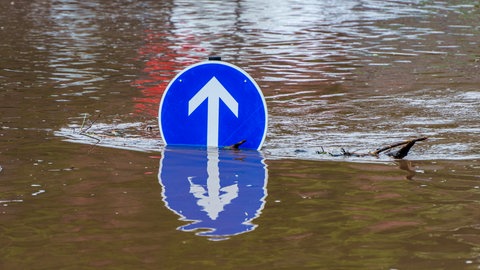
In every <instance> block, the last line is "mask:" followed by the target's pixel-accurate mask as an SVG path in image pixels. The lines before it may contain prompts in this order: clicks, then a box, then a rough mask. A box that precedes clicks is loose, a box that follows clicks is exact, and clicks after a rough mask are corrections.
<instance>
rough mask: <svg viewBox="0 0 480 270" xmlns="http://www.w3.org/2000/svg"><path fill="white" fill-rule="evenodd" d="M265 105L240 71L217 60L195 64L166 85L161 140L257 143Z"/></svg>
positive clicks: (205, 143)
mask: <svg viewBox="0 0 480 270" xmlns="http://www.w3.org/2000/svg"><path fill="white" fill-rule="evenodd" d="M267 119H268V117H267V106H266V103H265V98H264V96H263V94H262V92H261V90H260V88H259V87H258V85H257V83H256V82H255V81H254V80H253V79H252V78H251V77H250V75H248V74H247V73H246V72H245V71H243V70H242V69H240V68H239V67H237V66H234V65H232V64H229V63H226V62H222V61H207V62H202V63H198V64H194V65H192V66H190V67H188V68H186V69H185V70H183V71H182V72H180V73H179V74H178V75H177V76H176V77H175V78H174V79H173V80H172V81H171V82H170V84H169V85H168V86H167V89H166V90H165V92H164V94H163V97H162V100H161V102H160V108H159V115H158V121H159V126H160V132H161V134H162V138H163V140H164V142H165V144H166V145H193V146H211V147H224V146H229V145H233V144H235V143H238V142H240V141H242V140H246V142H245V143H244V144H243V145H242V147H244V148H248V149H257V150H259V149H260V148H261V147H262V144H263V142H264V140H265V135H266V131H267Z"/></svg>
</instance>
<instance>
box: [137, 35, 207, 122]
mask: <svg viewBox="0 0 480 270" xmlns="http://www.w3.org/2000/svg"><path fill="white" fill-rule="evenodd" d="M198 43H199V40H198V39H197V37H196V36H195V35H192V34H188V35H172V34H171V33H169V34H166V33H157V32H154V31H152V30H147V31H146V32H145V45H144V46H142V47H141V48H140V49H139V50H138V58H139V59H140V60H144V61H145V68H144V69H143V71H144V72H145V74H146V76H145V77H144V78H139V79H137V80H135V81H134V82H133V85H134V86H135V87H136V88H138V89H140V91H141V93H142V96H141V97H137V98H134V102H135V113H139V114H148V115H151V116H155V117H157V116H158V106H159V103H160V99H161V98H162V94H163V92H164V91H165V88H166V87H167V85H168V83H169V82H170V80H171V79H173V77H175V75H176V73H178V72H179V71H181V70H183V69H184V68H186V67H187V66H189V65H191V64H193V63H196V62H199V61H200V58H201V57H200V56H199V55H200V54H203V55H204V54H205V53H204V52H205V49H204V48H202V47H201V46H200V45H198Z"/></svg>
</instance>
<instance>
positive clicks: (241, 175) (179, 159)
mask: <svg viewBox="0 0 480 270" xmlns="http://www.w3.org/2000/svg"><path fill="white" fill-rule="evenodd" d="M263 160H264V158H263V157H262V155H261V153H260V152H259V151H254V150H245V151H232V150H225V149H216V148H209V149H207V148H193V147H173V146H167V147H165V149H164V150H163V154H162V159H161V160H160V168H159V172H158V180H159V183H160V185H161V186H162V198H163V201H164V202H165V205H166V206H167V207H168V208H169V209H170V210H171V211H173V212H174V213H176V214H177V215H179V216H180V217H181V218H180V219H181V220H183V221H187V222H189V223H188V224H186V225H184V226H181V227H180V228H178V229H179V230H182V231H193V232H195V233H196V234H197V235H201V236H207V237H210V238H211V239H212V240H221V239H224V238H228V237H229V236H233V235H237V234H241V233H245V232H248V231H251V230H253V229H255V227H256V225H254V224H253V223H252V220H253V219H255V218H257V217H258V216H259V215H260V214H261V210H262V209H263V207H264V205H265V198H266V196H267V189H266V188H267V178H268V173H267V168H266V166H265V164H264V161H263Z"/></svg>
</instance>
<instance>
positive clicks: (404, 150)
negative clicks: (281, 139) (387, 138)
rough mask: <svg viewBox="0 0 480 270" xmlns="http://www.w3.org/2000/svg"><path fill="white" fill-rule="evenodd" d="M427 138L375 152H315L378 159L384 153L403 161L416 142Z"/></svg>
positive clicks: (416, 139)
mask: <svg viewBox="0 0 480 270" xmlns="http://www.w3.org/2000/svg"><path fill="white" fill-rule="evenodd" d="M427 139H428V138H427V137H421V138H415V139H411V140H406V141H401V142H397V143H394V144H390V145H387V146H384V147H380V148H377V149H376V150H375V151H370V152H367V153H358V152H350V151H348V150H345V149H344V148H341V152H340V153H338V154H334V153H330V152H326V151H325V150H324V149H323V147H322V151H317V154H328V155H330V156H332V157H379V156H380V154H381V153H383V152H385V151H388V152H386V155H387V156H389V157H392V158H394V159H403V158H404V157H406V156H407V155H408V153H409V151H410V149H411V148H412V147H413V146H414V145H415V143H416V142H419V141H424V140H427ZM400 146H401V148H400V149H398V150H395V148H397V147H400Z"/></svg>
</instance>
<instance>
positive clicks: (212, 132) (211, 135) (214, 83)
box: [188, 76, 238, 147]
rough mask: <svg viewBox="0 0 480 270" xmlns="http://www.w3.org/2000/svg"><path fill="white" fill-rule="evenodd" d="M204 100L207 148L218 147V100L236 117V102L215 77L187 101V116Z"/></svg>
mask: <svg viewBox="0 0 480 270" xmlns="http://www.w3.org/2000/svg"><path fill="white" fill-rule="evenodd" d="M205 99H208V104H207V105H208V108H207V112H208V113H207V146H214V147H218V130H219V126H218V125H219V120H218V119H219V114H220V99H221V100H222V101H223V103H225V105H227V107H228V108H229V109H230V111H232V113H233V114H234V115H235V116H236V117H238V102H237V101H236V100H235V99H234V98H233V97H232V95H230V93H228V91H227V89H225V87H223V85H222V84H221V83H220V82H219V81H218V80H217V78H215V76H214V77H212V78H211V79H210V81H208V83H207V84H205V85H204V86H203V87H202V89H200V91H198V92H197V93H196V94H195V96H193V97H192V98H191V99H190V100H189V101H188V115H190V114H192V112H194V111H195V110H196V109H197V108H198V106H200V104H202V103H203V101H205Z"/></svg>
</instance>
